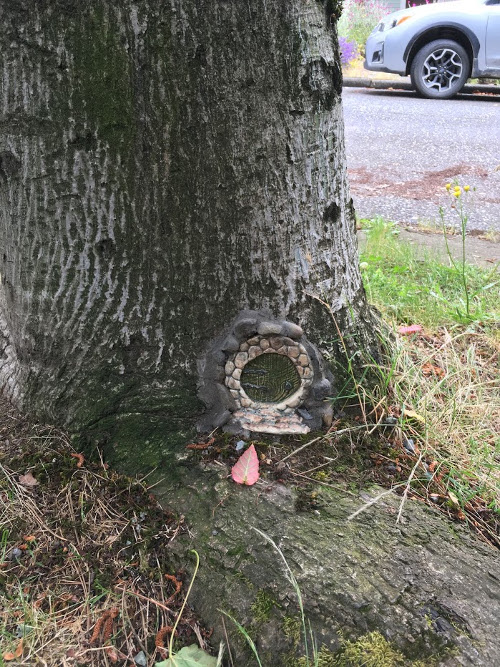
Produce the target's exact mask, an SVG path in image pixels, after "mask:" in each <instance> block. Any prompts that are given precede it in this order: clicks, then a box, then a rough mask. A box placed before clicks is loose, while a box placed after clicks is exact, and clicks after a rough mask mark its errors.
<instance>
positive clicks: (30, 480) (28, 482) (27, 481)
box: [19, 472, 38, 486]
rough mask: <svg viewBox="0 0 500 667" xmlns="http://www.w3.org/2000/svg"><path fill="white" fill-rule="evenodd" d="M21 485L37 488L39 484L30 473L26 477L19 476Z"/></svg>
mask: <svg viewBox="0 0 500 667" xmlns="http://www.w3.org/2000/svg"><path fill="white" fill-rule="evenodd" d="M19 483H20V484H22V485H23V486H37V484H38V482H37V480H36V479H35V478H34V477H33V475H32V474H31V473H30V472H27V473H26V475H19Z"/></svg>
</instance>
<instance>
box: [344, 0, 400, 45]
mask: <svg viewBox="0 0 500 667" xmlns="http://www.w3.org/2000/svg"><path fill="white" fill-rule="evenodd" d="M390 11H391V10H390V9H389V8H388V6H387V5H386V4H385V3H384V2H383V0H348V2H346V4H345V7H344V11H343V13H342V16H341V17H340V20H339V22H338V32H339V35H340V37H345V38H347V39H348V40H350V41H354V42H356V44H357V45H358V48H359V49H360V50H362V51H364V46H365V42H366V40H367V39H368V35H369V34H370V33H371V31H372V30H373V28H374V27H375V26H376V25H377V23H378V22H379V21H380V19H381V18H382V17H383V16H385V15H386V14H389V13H390Z"/></svg>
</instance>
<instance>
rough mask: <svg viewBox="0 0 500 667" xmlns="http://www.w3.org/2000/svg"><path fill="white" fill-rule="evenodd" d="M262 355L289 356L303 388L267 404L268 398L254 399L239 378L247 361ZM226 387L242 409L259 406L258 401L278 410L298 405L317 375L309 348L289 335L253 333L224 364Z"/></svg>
mask: <svg viewBox="0 0 500 667" xmlns="http://www.w3.org/2000/svg"><path fill="white" fill-rule="evenodd" d="M262 354H280V355H282V356H285V357H287V358H288V359H290V361H291V362H292V363H293V365H294V366H295V368H296V370H297V374H298V375H299V377H300V387H299V389H298V390H297V391H295V392H294V393H293V394H292V395H291V396H289V397H288V398H286V399H285V400H283V401H281V402H279V403H268V402H266V401H254V400H253V399H251V398H250V397H249V396H248V395H247V393H246V392H245V390H244V389H243V387H242V386H241V382H240V378H241V374H242V372H243V369H244V368H245V366H246V364H247V363H248V362H249V361H251V360H252V359H256V358H257V357H259V356H261V355H262ZM224 370H225V373H226V380H225V383H226V386H227V387H228V389H229V393H230V394H231V396H232V397H233V398H234V400H235V403H236V405H237V406H238V407H241V408H251V407H253V408H254V409H258V406H259V403H261V402H262V403H265V404H266V405H272V406H273V408H274V409H275V410H285V409H286V408H297V407H298V406H299V405H300V404H301V403H302V401H303V399H304V397H305V395H306V392H307V389H308V388H309V387H310V386H311V384H312V382H313V377H314V371H313V369H312V366H311V363H310V359H309V355H308V354H307V350H306V348H305V347H304V346H303V345H302V344H301V343H299V342H298V341H295V340H293V339H292V338H289V337H288V336H276V335H275V336H258V335H257V336H253V337H252V338H249V339H248V340H246V341H244V342H243V343H241V345H240V347H239V350H238V352H236V354H234V355H233V357H231V358H230V359H229V360H228V361H227V362H226V365H225V368H224Z"/></svg>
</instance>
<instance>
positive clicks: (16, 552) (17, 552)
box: [10, 547, 23, 560]
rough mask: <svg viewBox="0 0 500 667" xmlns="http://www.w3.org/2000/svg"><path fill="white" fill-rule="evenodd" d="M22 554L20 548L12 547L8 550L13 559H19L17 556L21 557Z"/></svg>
mask: <svg viewBox="0 0 500 667" xmlns="http://www.w3.org/2000/svg"><path fill="white" fill-rule="evenodd" d="M22 555H23V552H22V551H21V549H18V548H17V547H14V548H13V549H12V551H11V552H10V557H11V558H12V559H14V560H19V558H21V556H22Z"/></svg>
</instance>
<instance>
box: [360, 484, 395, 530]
mask: <svg viewBox="0 0 500 667" xmlns="http://www.w3.org/2000/svg"><path fill="white" fill-rule="evenodd" d="M400 486H404V484H396V485H395V486H393V487H392V488H391V489H389V490H388V491H383V492H382V493H379V494H378V496H376V497H375V498H372V499H371V500H369V501H368V502H367V503H365V504H364V505H363V506H362V507H360V508H359V509H358V510H356V511H355V512H354V513H353V514H351V515H349V516H348V517H347V521H352V520H353V519H354V518H355V517H357V516H358V514H361V513H362V512H364V511H365V510H367V509H368V508H369V507H371V506H372V505H375V503H378V501H379V500H380V499H381V498H383V497H384V496H388V495H390V494H391V493H392V492H393V491H394V489H397V488H399V487H400Z"/></svg>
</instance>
